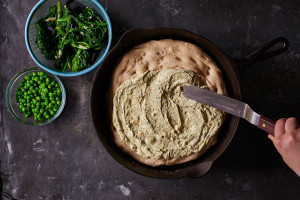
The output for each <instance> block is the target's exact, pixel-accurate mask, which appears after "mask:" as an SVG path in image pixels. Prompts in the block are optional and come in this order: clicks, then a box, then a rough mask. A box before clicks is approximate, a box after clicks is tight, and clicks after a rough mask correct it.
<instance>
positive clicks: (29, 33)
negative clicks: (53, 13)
mask: <svg viewBox="0 0 300 200" xmlns="http://www.w3.org/2000/svg"><path fill="white" fill-rule="evenodd" d="M61 2H62V5H65V3H66V0H61ZM56 3H57V0H41V1H39V2H38V3H37V4H36V5H35V6H34V8H33V9H32V10H31V12H30V14H29V16H28V19H27V22H26V26H25V41H26V46H27V49H28V51H29V53H30V55H31V57H32V58H33V60H34V61H35V62H36V64H38V65H39V66H40V67H41V68H43V69H44V70H46V71H48V72H50V73H53V74H56V75H59V76H79V75H82V74H85V73H87V72H89V71H91V70H93V69H94V68H96V67H97V66H99V64H100V63H101V62H102V60H103V59H104V57H105V56H106V54H107V52H108V50H109V48H110V45H111V40H112V28H111V22H110V19H109V17H108V15H107V13H106V11H105V9H104V8H103V7H102V5H101V4H100V3H98V1H97V0H75V1H74V3H73V4H71V7H73V5H74V7H77V6H80V7H90V8H92V9H93V10H94V11H95V12H97V13H98V15H99V16H100V17H101V19H102V20H104V21H106V23H107V36H106V37H107V38H106V39H105V40H104V43H103V47H102V49H101V50H100V52H99V53H98V55H96V59H95V61H94V62H93V63H92V64H91V66H90V67H89V68H87V69H85V70H82V71H79V72H72V71H66V72H60V71H57V70H56V69H55V67H54V61H51V60H47V59H46V58H45V56H44V55H43V54H41V52H40V51H39V49H38V47H37V45H36V43H35V40H36V32H37V31H36V26H35V24H34V23H35V22H36V21H37V20H38V19H40V18H42V17H44V16H45V15H47V13H48V12H49V7H51V6H53V5H56Z"/></svg>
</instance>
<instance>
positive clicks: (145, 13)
mask: <svg viewBox="0 0 300 200" xmlns="http://www.w3.org/2000/svg"><path fill="white" fill-rule="evenodd" d="M99 2H100V3H101V4H102V5H103V6H104V7H105V9H106V10H107V12H108V14H109V16H110V18H111V21H112V25H113V44H115V43H116V42H117V41H118V39H119V37H120V36H121V35H122V34H123V33H124V32H125V31H127V30H129V29H131V28H137V27H142V28H155V27H176V28H183V29H187V30H189V31H192V32H194V33H197V34H199V35H202V36H204V37H206V38H208V39H209V40H210V41H212V42H213V43H214V44H215V45H216V46H218V47H219V48H220V49H221V50H223V51H224V52H226V53H227V54H228V55H229V56H231V57H234V58H240V57H245V56H246V55H248V54H250V53H252V52H253V51H254V50H256V49H258V48H259V47H261V46H262V45H263V44H264V43H266V42H268V41H270V40H271V39H274V38H276V37H278V36H283V37H286V38H287V39H288V40H289V42H290V47H289V49H288V51H286V52H285V53H283V54H281V55H279V56H277V57H275V58H272V59H269V60H267V61H263V62H260V63H257V64H255V65H253V66H250V67H249V68H247V69H246V70H245V72H244V73H243V75H242V76H241V83H240V84H241V90H242V96H243V101H245V102H247V103H249V104H250V105H251V107H252V108H253V109H254V110H255V111H257V112H258V113H260V114H263V115H265V116H268V117H270V118H272V119H274V120H276V119H279V118H281V117H289V116H295V117H298V118H300V65H299V63H300V2H299V1H298V0H285V1H283V0H281V1H280V0H265V1H260V0H250V1H238V0H227V1H220V0H215V1H209V0H201V1H200V0H184V1H183V0H153V1H147V0H101V1H99ZM36 3H37V1H34V0H26V1H25V0H0V81H1V82H0V86H1V92H0V98H1V102H0V105H1V107H0V135H1V137H0V139H1V143H0V144H1V171H2V172H3V173H4V176H2V181H3V191H6V192H9V193H11V194H12V195H13V197H14V198H17V199H29V200H34V199H49V200H67V199H68V200H69V199H80V200H81V199H89V200H94V199H172V200H173V199H264V200H266V199H300V192H299V191H300V179H299V177H297V176H296V174H295V173H293V172H292V171H291V170H290V169H289V168H288V167H287V166H286V165H285V164H284V163H283V161H282V159H281V157H280V156H279V154H278V153H277V152H276V150H275V149H274V147H273V145H272V143H271V142H270V141H269V139H268V138H267V135H266V133H264V132H263V131H261V130H259V129H257V128H256V127H254V126H253V125H251V124H249V123H247V122H245V121H244V120H241V121H240V124H239V127H238V129H237V131H236V135H235V137H234V139H233V141H232V142H231V144H230V145H229V147H228V148H227V150H226V151H225V152H224V154H222V155H221V157H220V158H219V159H218V160H217V161H216V162H215V163H214V165H213V167H212V169H211V170H210V171H209V173H208V174H206V175H205V176H203V177H201V178H196V179H190V178H181V179H173V180H160V179H154V178H148V177H143V176H141V175H138V174H135V173H134V172H131V171H129V170H128V169H126V168H124V167H123V166H121V165H120V164H119V163H117V162H116V161H115V160H113V159H112V158H111V156H110V155H109V154H108V153H107V152H106V150H105V149H104V148H103V147H102V145H101V143H100V141H99V139H98V137H97V135H96V133H95V131H94V128H93V125H92V124H91V119H90V111H89V90H90V86H91V83H92V79H93V76H94V74H95V71H96V70H94V71H92V72H90V73H88V74H86V75H82V76H79V77H73V78H65V77H61V80H62V82H63V83H64V85H65V87H66V89H67V96H68V99H67V102H66V107H65V109H64V111H63V113H62V115H61V116H60V117H59V118H58V119H57V120H55V121H54V122H53V123H51V124H49V125H46V126H43V127H30V126H26V125H22V124H20V123H19V122H17V121H16V120H15V119H14V118H13V117H12V116H11V115H10V113H9V112H8V110H7V107H6V105H5V99H4V96H5V89H6V86H7V84H8V82H9V80H10V79H11V78H12V77H13V75H15V74H16V73H17V72H19V71H20V70H22V69H24V68H27V67H33V66H36V64H35V63H34V62H33V60H32V59H31V57H30V55H29V54H28V52H27V49H26V45H25V40H24V27H25V22H26V18H27V16H28V14H29V12H30V10H31V9H32V8H33V6H34V5H35V4H36Z"/></svg>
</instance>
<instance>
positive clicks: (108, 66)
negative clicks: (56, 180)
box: [90, 28, 289, 178]
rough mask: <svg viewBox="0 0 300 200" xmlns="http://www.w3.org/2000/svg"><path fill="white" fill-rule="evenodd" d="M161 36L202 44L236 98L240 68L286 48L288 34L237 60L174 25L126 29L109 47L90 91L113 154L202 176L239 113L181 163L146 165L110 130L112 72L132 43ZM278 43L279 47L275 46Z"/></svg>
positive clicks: (164, 171) (134, 165) (137, 167)
mask: <svg viewBox="0 0 300 200" xmlns="http://www.w3.org/2000/svg"><path fill="white" fill-rule="evenodd" d="M159 39H175V40H182V41H186V42H190V43H193V44H195V45H197V46H199V47H200V48H202V49H203V50H204V51H205V52H206V53H207V54H208V55H210V56H211V57H212V59H214V60H215V61H216V62H217V64H218V66H219V68H220V69H221V71H222V72H223V76H224V79H225V83H226V87H227V90H228V94H229V96H230V97H232V98H235V99H240V98H241V94H240V87H239V82H238V77H239V73H240V72H241V70H242V69H243V68H244V67H246V66H249V65H251V64H253V63H255V62H258V61H261V60H264V59H267V58H270V57H273V56H276V55H278V54H280V53H282V52H284V51H285V50H286V49H287V48H288V45H289V44H288V41H287V40H286V39H285V38H277V39H274V40H272V41H271V42H269V43H267V44H266V45H265V46H263V47H262V48H261V49H259V50H257V51H256V52H254V53H253V54H251V55H249V56H247V57H246V58H243V59H238V60H237V59H232V58H230V57H229V56H227V55H226V54H225V53H223V52H222V51H221V50H219V49H218V48H217V47H216V46H215V45H214V44H212V43H211V42H210V41H208V40H207V39H205V38H203V37H201V36H199V35H197V34H194V33H191V32H189V31H186V30H181V29H174V28H160V29H133V30H130V31H128V32H126V33H125V34H124V35H123V36H122V37H121V39H120V40H119V42H118V44H116V45H115V47H114V48H113V49H111V50H110V52H109V54H108V55H107V56H106V58H105V59H104V60H103V62H102V64H101V65H100V67H99V68H98V70H97V72H96V75H95V77H94V80H93V85H92V88H91V95H90V109H91V117H92V121H93V124H94V127H95V130H96V132H97V134H98V136H99V139H100V140H101V142H102V144H103V145H104V147H105V148H106V150H107V151H108V152H109V153H110V155H111V156H112V157H113V158H114V159H115V160H117V161H118V162H119V163H120V164H122V165H123V166H125V167H126V168H128V169H130V170H132V171H134V172H136V173H139V174H142V175H145V176H149V177H155V178H177V177H199V176H202V175H203V174H205V173H206V172H207V171H208V170H209V169H210V167H211V165H212V163H213V162H214V161H215V160H216V159H217V158H218V157H219V156H220V155H221V154H222V152H223V151H224V150H225V148H226V147H227V146H228V144H229V143H230V141H231V139H232V137H233V135H234V133H235V131H236V128H237V125H238V122H239V118H238V117H236V116H232V115H228V116H227V118H226V120H225V123H224V124H223V126H222V128H221V130H220V132H219V135H218V142H217V143H216V144H215V145H214V146H213V147H211V148H210V149H209V150H208V151H206V152H205V154H203V155H202V156H201V157H199V158H198V159H196V160H193V161H190V162H187V163H183V164H179V165H173V166H161V167H150V166H147V165H144V164H142V163H140V162H138V161H136V160H135V159H133V158H132V157H131V156H129V155H127V154H125V153H123V152H122V151H121V150H120V149H119V148H118V147H117V146H116V145H115V143H114V142H113V139H112V138H113V137H112V132H111V130H110V123H111V121H110V117H109V116H108V113H109V112H108V109H109V102H108V100H107V97H106V95H107V93H108V91H109V88H110V81H111V77H112V72H113V70H114V68H115V67H116V64H117V63H118V61H119V59H120V58H122V56H123V55H124V54H125V53H126V52H127V51H128V50H130V49H131V48H132V47H134V46H136V45H137V44H140V43H144V42H147V41H149V40H159ZM278 44H281V45H280V47H278ZM275 45H276V47H277V48H276V49H275V50H274V48H275Z"/></svg>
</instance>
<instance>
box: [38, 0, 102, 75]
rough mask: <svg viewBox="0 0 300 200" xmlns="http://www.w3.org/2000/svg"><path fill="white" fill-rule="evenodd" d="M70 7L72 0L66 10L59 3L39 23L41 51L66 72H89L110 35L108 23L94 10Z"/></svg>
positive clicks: (39, 46) (65, 7) (59, 68)
mask: <svg viewBox="0 0 300 200" xmlns="http://www.w3.org/2000/svg"><path fill="white" fill-rule="evenodd" d="M70 3H72V0H69V1H67V3H66V5H65V6H64V9H63V8H62V4H61V2H60V1H57V5H54V6H52V7H50V9H49V13H48V14H47V15H46V16H45V17H43V18H41V19H39V20H37V21H36V22H35V25H36V28H37V35H36V44H37V46H38V48H39V50H40V51H41V53H42V54H43V55H44V56H45V57H46V58H47V59H48V60H54V61H55V68H56V69H57V70H59V71H62V72H64V71H65V70H66V69H67V68H69V69H71V70H72V71H73V72H78V71H81V70H84V69H86V68H88V67H89V66H90V65H91V63H92V62H93V61H94V57H95V55H96V53H97V51H99V50H100V49H101V48H102V43H103V40H104V38H105V36H106V32H107V23H106V22H105V21H103V20H101V19H100V17H99V16H98V15H97V14H96V13H95V12H94V11H93V10H92V9H91V8H83V9H82V8H79V7H77V8H74V9H70Z"/></svg>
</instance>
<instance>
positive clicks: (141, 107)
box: [110, 39, 227, 166]
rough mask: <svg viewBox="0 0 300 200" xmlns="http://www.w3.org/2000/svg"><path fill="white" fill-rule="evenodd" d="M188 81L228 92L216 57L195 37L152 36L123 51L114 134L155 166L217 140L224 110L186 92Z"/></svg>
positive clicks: (191, 155)
mask: <svg viewBox="0 0 300 200" xmlns="http://www.w3.org/2000/svg"><path fill="white" fill-rule="evenodd" d="M182 85H195V86H198V87H203V88H207V89H209V90H211V91H214V92H217V93H219V94H222V95H226V94H227V93H226V88H225V84H224V81H223V78H222V73H221V71H220V70H219V68H218V67H217V66H216V64H215V62H214V61H213V60H212V59H211V58H210V57H209V56H208V55H207V54H206V53H205V52H203V51H202V50H201V49H200V48H199V47H197V46H195V45H193V44H191V43H187V42H183V41H177V40H170V39H165V40H158V41H149V42H147V43H144V44H141V45H138V46H136V47H134V48H133V49H131V50H130V51H129V52H128V53H126V54H125V55H124V56H123V58H122V59H121V61H120V62H119V64H118V66H117V67H116V69H115V71H114V74H113V79H112V88H111V95H110V96H111V102H112V101H113V105H111V113H112V115H111V116H112V117H113V120H114V121H113V125H112V130H113V134H114V140H115V142H116V144H117V145H118V146H119V147H120V148H121V149H122V150H123V151H124V152H126V153H128V154H130V155H131V156H132V157H134V158H135V159H136V160H138V161H140V162H142V163H144V164H147V165H150V166H160V165H173V164H179V163H183V162H187V161H189V160H193V159H195V158H197V157H199V156H200V155H202V154H203V153H204V152H205V150H206V149H208V148H209V147H210V146H212V145H214V144H215V143H216V136H217V132H218V130H219V129H220V127H221V125H222V123H223V121H224V117H225V115H224V113H223V112H221V111H219V110H217V109H214V108H211V107H208V106H205V105H202V104H199V103H196V102H194V101H192V100H188V99H186V98H184V97H183V96H182V90H181V86H182ZM113 97H114V98H113ZM112 99H113V100H112ZM154 115H155V116H154ZM159 126H161V127H159Z"/></svg>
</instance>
